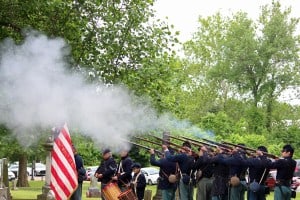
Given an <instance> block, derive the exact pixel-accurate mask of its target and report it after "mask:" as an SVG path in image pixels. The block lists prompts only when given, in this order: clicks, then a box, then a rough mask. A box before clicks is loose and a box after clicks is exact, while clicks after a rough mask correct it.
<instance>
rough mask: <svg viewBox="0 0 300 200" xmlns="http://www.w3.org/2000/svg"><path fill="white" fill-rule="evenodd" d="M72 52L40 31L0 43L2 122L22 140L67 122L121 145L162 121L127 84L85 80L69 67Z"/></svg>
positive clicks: (0, 120)
mask: <svg viewBox="0 0 300 200" xmlns="http://www.w3.org/2000/svg"><path fill="white" fill-rule="evenodd" d="M69 54H70V52H69V48H68V47H67V45H66V43H65V42H64V40H63V39H58V38H55V39H49V38H47V37H46V36H44V35H41V34H30V35H28V36H27V38H26V39H25V41H24V42H23V43H22V44H21V45H17V44H15V43H14V42H13V41H12V40H9V39H7V40H5V41H4V42H2V43H1V44H0V111H1V113H2V114H1V115H0V123H4V124H6V126H8V127H9V128H10V129H12V130H13V131H14V133H15V134H18V135H22V136H23V137H19V138H22V141H20V142H21V143H23V144H30V142H32V138H35V137H34V136H33V135H32V134H34V133H33V131H31V130H32V129H34V128H35V127H42V128H49V130H50V129H51V127H53V126H57V125H62V124H63V123H64V122H66V123H67V124H68V126H69V128H70V129H72V128H76V129H79V130H81V131H82V132H83V133H84V134H87V135H89V136H91V137H92V138H94V139H95V140H96V142H98V143H106V144H115V145H117V143H118V142H120V138H126V137H127V136H128V135H129V134H131V133H132V132H133V131H135V132H136V131H141V132H142V131H147V130H151V129H154V128H157V127H159V126H160V125H161V124H162V123H163V122H162V121H161V120H158V118H157V115H156V113H155V111H154V110H153V109H152V108H151V107H150V106H149V105H147V104H144V102H143V104H136V101H133V99H132V98H133V96H132V95H131V94H130V92H129V91H128V90H127V89H126V88H124V87H116V86H115V87H106V86H104V85H94V84H87V83H85V81H84V78H83V77H82V76H80V75H78V74H74V73H70V72H68V71H67V67H66V66H67V64H66V62H65V60H64V58H65V57H66V56H69ZM96 91H98V92H96ZM133 102H135V103H133ZM24 134H25V135H24ZM26 134H28V137H27V135H26ZM24 138H28V140H27V141H24Z"/></svg>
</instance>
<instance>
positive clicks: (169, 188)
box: [149, 149, 179, 200]
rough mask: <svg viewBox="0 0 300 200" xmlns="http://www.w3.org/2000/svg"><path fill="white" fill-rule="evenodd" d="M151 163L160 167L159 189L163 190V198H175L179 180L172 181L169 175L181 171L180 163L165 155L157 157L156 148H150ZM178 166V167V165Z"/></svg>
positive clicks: (167, 199) (168, 199)
mask: <svg viewBox="0 0 300 200" xmlns="http://www.w3.org/2000/svg"><path fill="white" fill-rule="evenodd" d="M149 152H150V154H151V155H150V164H151V165H153V166H158V167H160V170H159V177H160V178H159V182H158V189H160V190H161V191H162V199H163V200H175V192H176V189H177V182H174V183H170V181H169V176H170V175H171V174H173V175H175V174H176V173H179V171H178V170H179V169H178V164H176V163H175V162H172V161H169V160H168V159H166V158H165V157H163V158H160V159H156V158H155V152H154V149H150V151H149ZM176 166H177V167H176Z"/></svg>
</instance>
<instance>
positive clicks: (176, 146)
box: [150, 135, 181, 148]
mask: <svg viewBox="0 0 300 200" xmlns="http://www.w3.org/2000/svg"><path fill="white" fill-rule="evenodd" d="M150 136H151V137H154V138H155V139H157V140H160V141H161V142H162V144H164V145H167V146H173V148H174V147H175V148H181V146H180V145H178V144H176V143H173V142H170V141H167V140H164V139H162V138H160V137H157V136H155V135H150Z"/></svg>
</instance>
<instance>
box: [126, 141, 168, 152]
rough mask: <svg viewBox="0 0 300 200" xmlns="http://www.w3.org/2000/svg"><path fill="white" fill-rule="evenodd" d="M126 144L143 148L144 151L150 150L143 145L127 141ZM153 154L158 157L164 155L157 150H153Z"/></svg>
mask: <svg viewBox="0 0 300 200" xmlns="http://www.w3.org/2000/svg"><path fill="white" fill-rule="evenodd" d="M126 142H128V143H129V144H132V145H135V146H137V147H141V148H144V149H146V150H150V149H152V148H150V147H147V146H144V145H141V144H138V143H135V142H131V141H127V140H126ZM154 152H155V153H157V154H159V155H164V154H163V153H162V152H160V151H158V150H155V149H154Z"/></svg>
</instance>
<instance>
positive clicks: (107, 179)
mask: <svg viewBox="0 0 300 200" xmlns="http://www.w3.org/2000/svg"><path fill="white" fill-rule="evenodd" d="M120 156H121V160H120V161H119V163H118V164H117V162H116V161H115V159H114V158H113V156H112V152H111V151H110V149H105V150H104V151H103V152H102V157H103V161H102V162H101V163H100V166H99V167H98V169H97V170H96V172H95V174H94V176H95V177H96V178H98V181H99V182H101V193H102V195H101V199H102V200H105V197H104V195H103V190H104V189H105V187H106V186H107V185H108V184H110V183H112V182H114V183H116V184H117V185H118V187H119V188H120V191H121V192H125V191H126V190H128V189H132V190H133V192H134V194H135V196H136V197H137V199H138V200H142V199H143V198H144V192H145V188H146V178H145V176H144V174H143V173H141V165H140V164H139V163H134V162H133V161H132V159H131V158H130V157H129V155H128V150H122V151H121V152H120ZM132 172H133V177H132Z"/></svg>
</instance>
